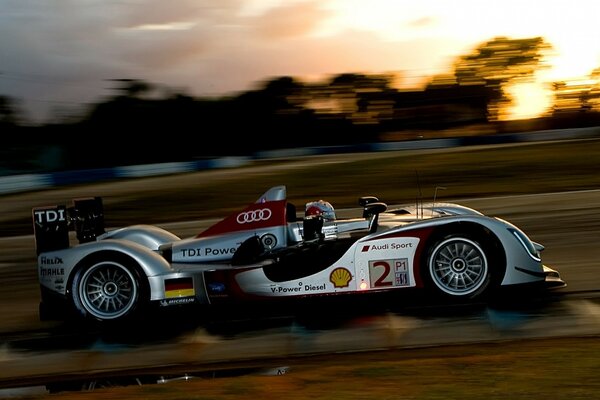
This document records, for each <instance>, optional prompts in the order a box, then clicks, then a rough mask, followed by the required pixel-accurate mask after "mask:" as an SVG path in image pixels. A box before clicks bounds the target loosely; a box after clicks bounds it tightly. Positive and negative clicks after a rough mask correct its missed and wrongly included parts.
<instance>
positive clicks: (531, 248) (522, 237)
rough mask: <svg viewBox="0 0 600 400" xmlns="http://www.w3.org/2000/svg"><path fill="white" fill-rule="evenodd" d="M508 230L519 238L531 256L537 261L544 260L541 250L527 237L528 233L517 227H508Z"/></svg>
mask: <svg viewBox="0 0 600 400" xmlns="http://www.w3.org/2000/svg"><path fill="white" fill-rule="evenodd" d="M508 230H509V231H510V233H512V234H513V235H514V236H515V237H516V238H517V240H518V241H519V243H521V245H522V246H523V247H524V248H525V250H527V253H528V254H529V255H530V256H531V258H533V259H534V260H535V261H542V258H541V257H540V252H539V251H538V249H537V248H536V246H535V245H534V244H533V242H532V241H531V240H530V239H529V238H528V237H527V235H525V234H524V233H523V232H521V231H520V230H518V229H515V228H508Z"/></svg>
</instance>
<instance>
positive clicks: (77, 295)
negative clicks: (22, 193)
mask: <svg viewBox="0 0 600 400" xmlns="http://www.w3.org/2000/svg"><path fill="white" fill-rule="evenodd" d="M359 204H360V206H361V207H362V212H361V213H359V215H357V216H356V217H354V218H344V219H342V218H337V219H333V220H324V219H323V217H322V216H320V215H316V216H309V217H303V216H301V217H300V218H299V217H298V216H297V214H296V210H295V207H294V206H293V205H292V204H290V203H289V202H288V201H287V189H286V186H284V185H281V186H275V187H272V188H270V189H269V190H267V191H266V192H265V193H264V194H263V195H261V196H260V197H259V198H258V199H257V200H256V201H255V202H253V203H251V204H249V205H248V206H247V207H245V208H243V209H241V210H240V211H239V212H235V213H233V214H231V215H229V216H227V217H226V218H224V219H222V220H220V221H219V222H217V223H216V224H214V225H213V226H211V227H209V228H208V229H206V230H205V231H203V232H200V233H199V234H198V235H196V236H193V237H190V238H184V239H181V238H179V237H177V236H176V235H174V234H173V233H171V232H169V231H167V230H165V229H162V228H159V227H156V226H152V225H133V226H128V227H124V228H119V229H113V230H108V231H105V228H104V214H103V212H104V210H103V206H102V199H101V198H98V197H96V198H85V199H75V200H74V201H73V206H72V207H69V208H67V207H66V206H64V205H60V206H50V207H38V208H34V209H33V210H32V218H33V223H34V232H35V239H36V251H37V253H38V271H39V282H40V288H41V303H40V313H41V317H42V318H43V319H46V318H53V316H54V315H57V314H58V315H62V314H63V312H64V311H67V310H68V311H74V315H77V316H81V317H84V318H88V319H90V320H94V321H98V322H108V323H109V322H111V321H112V322H114V321H122V320H127V319H129V318H132V316H134V315H141V314H143V313H144V311H146V310H148V306H150V305H158V306H161V307H169V306H177V305H186V304H205V305H213V304H229V303H232V304H235V303H239V302H244V303H248V302H251V301H254V300H271V299H281V298H295V299H303V298H308V297H311V298H312V297H318V296H331V295H334V296H341V295H356V294H366V293H382V292H391V291H401V290H403V289H408V288H415V289H419V288H422V289H426V290H428V291H431V293H436V294H437V295H441V296H443V297H446V298H448V299H461V300H463V299H467V300H469V301H471V300H473V299H477V298H479V297H481V296H484V295H485V294H486V293H489V291H492V290H497V289H499V288H508V287H523V286H529V285H531V286H536V285H537V286H543V287H562V286H564V285H565V283H564V281H562V279H561V278H560V275H559V273H558V272H557V271H556V270H554V269H551V268H549V267H547V266H545V265H543V263H542V261H541V257H540V252H541V251H542V250H543V246H542V245H540V244H537V243H534V242H532V241H531V240H530V239H529V238H528V237H527V235H526V234H525V233H524V232H523V231H521V230H520V229H519V228H517V227H516V226H514V225H513V224H511V223H509V222H507V221H504V220H502V219H499V218H494V217H490V216H486V215H483V214H482V213H480V212H479V211H476V210H474V209H471V208H468V207H464V206H461V205H458V204H452V203H440V204H435V203H432V204H417V205H415V206H411V207H399V208H395V209H390V210H388V207H387V205H386V204H384V203H382V202H380V201H379V199H377V198H376V197H372V196H365V197H361V198H360V199H359ZM71 229H73V230H74V231H75V232H76V237H77V241H78V242H77V243H74V239H73V238H72V237H71V236H70V234H69V231H70V230H71Z"/></svg>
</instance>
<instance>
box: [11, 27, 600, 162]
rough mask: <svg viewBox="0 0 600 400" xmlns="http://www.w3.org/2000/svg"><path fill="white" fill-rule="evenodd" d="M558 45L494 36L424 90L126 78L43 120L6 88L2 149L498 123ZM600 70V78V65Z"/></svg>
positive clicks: (295, 138)
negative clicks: (198, 88)
mask: <svg viewBox="0 0 600 400" xmlns="http://www.w3.org/2000/svg"><path fill="white" fill-rule="evenodd" d="M550 48H551V47H550V45H549V44H548V43H546V42H545V41H544V40H543V39H542V38H530V39H508V38H503V37H499V38H494V39H492V40H490V41H488V42H486V43H483V44H481V45H479V46H478V47H477V48H476V49H475V50H474V51H473V52H472V53H471V54H468V55H465V56H462V57H459V58H458V59H457V60H456V62H455V65H454V71H453V72H452V74H451V75H448V76H437V77H433V78H431V81H430V83H429V84H428V85H427V86H426V87H425V88H424V89H423V90H415V91H401V90H398V89H395V88H394V87H393V85H392V81H393V77H392V76H389V75H382V74H373V75H368V74H356V73H343V74H339V75H337V76H334V77H332V78H331V79H329V80H327V81H324V82H319V83H311V84H307V83H303V82H300V81H299V80H297V79H295V78H293V77H289V76H284V77H276V78H273V79H271V80H269V81H266V82H264V83H263V84H262V85H261V86H260V87H258V88H257V89H254V90H250V91H246V92H243V93H239V94H236V95H231V96H225V97H222V98H197V97H193V96H190V95H188V94H185V93H179V92H172V91H169V92H163V93H160V92H158V90H157V88H156V87H155V86H154V85H153V84H152V83H150V82H145V81H142V80H136V79H133V80H132V79H118V80H115V81H114V83H115V85H116V89H115V94H114V95H113V96H112V97H110V98H108V99H105V100H103V101H101V102H99V103H97V104H94V105H93V106H92V107H91V108H90V109H89V110H88V112H87V113H86V114H85V115H83V116H82V117H81V118H79V119H78V120H76V121H70V122H66V123H60V124H58V123H55V124H46V125H43V126H39V127H22V126H20V125H19V113H18V111H17V110H18V107H17V106H16V104H15V103H14V102H13V101H12V100H11V99H9V98H7V97H5V96H0V129H1V132H2V133H3V137H4V138H10V139H9V140H8V142H9V145H7V146H5V149H4V153H5V154H3V155H4V157H3V158H4V160H5V163H11V162H12V163H15V162H17V160H21V162H22V160H24V159H27V158H26V157H25V158H24V157H22V156H19V155H17V153H16V152H14V151H12V150H14V149H21V150H22V149H23V148H27V146H28V145H29V146H30V147H31V145H32V144H35V146H37V147H35V148H36V149H38V150H37V151H43V148H44V147H43V146H49V145H52V146H55V147H56V146H58V148H59V149H60V154H61V162H60V163H58V164H56V165H52V166H50V167H48V165H46V166H45V167H46V168H54V169H83V168H98V167H107V166H115V165H127V164H139V163H153V162H165V161H179V160H193V159H198V158H209V157H218V156H228V155H250V154H253V153H255V152H258V151H264V150H273V149H281V148H294V147H306V146H335V145H348V144H359V143H366V142H374V141H378V140H381V139H382V137H383V135H385V134H387V133H400V137H403V136H402V135H401V133H402V132H412V131H423V130H429V131H440V130H447V129H452V128H456V127H460V126H465V125H470V124H491V123H497V120H498V115H499V112H500V110H502V108H503V107H506V106H508V105H510V102H511V99H510V96H509V95H508V93H507V91H506V88H507V86H508V85H510V84H512V83H515V82H520V81H523V80H527V79H531V77H532V76H533V74H534V73H535V71H536V70H538V69H540V68H544V67H545V64H543V55H544V53H545V52H546V51H548V50H549V49H550ZM595 74H596V75H593V76H592V77H591V78H598V75H600V73H599V72H598V71H596V72H595ZM561 85H563V86H561ZM564 85H566V83H562V84H561V83H557V84H556V85H555V93H556V102H555V108H554V109H553V110H549V112H550V113H551V114H549V115H551V116H554V117H560V118H561V123H563V124H564V122H565V120H566V119H565V115H564V113H563V114H561V115H558V114H560V113H561V110H563V109H561V108H560V104H561V101H563V103H564V102H565V99H564V98H561V89H562V88H563V87H564ZM588 89H589V90H583V91H582V92H581V93H580V94H579V95H577V96H576V97H575V98H569V99H568V100H569V102H568V103H569V107H574V109H575V110H576V111H577V112H578V113H581V112H582V110H583V111H585V112H588V114H590V113H591V112H592V111H593V112H596V113H597V111H598V105H599V103H600V91H599V90H598V85H596V86H595V87H590V88H588ZM568 93H572V91H568ZM571 96H573V95H572V94H571ZM561 99H562V100H561ZM596 118H597V117H596ZM593 121H594V118H591V119H590V122H589V123H593ZM9 131H10V132H11V134H10V135H9V134H8V132H9ZM13 131H18V133H15V132H13ZM405 137H410V135H406V136H405ZM40 146H42V147H40ZM40 148H41V149H42V150H39V149H40ZM31 154H35V151H34V152H32V153H31ZM32 157H34V156H32ZM10 167H12V166H9V169H10ZM0 168H1V166H0ZM0 172H1V170H0Z"/></svg>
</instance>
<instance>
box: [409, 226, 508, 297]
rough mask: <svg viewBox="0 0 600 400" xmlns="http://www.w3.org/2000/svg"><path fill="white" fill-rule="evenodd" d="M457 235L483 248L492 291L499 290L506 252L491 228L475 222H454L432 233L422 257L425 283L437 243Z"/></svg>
mask: <svg viewBox="0 0 600 400" xmlns="http://www.w3.org/2000/svg"><path fill="white" fill-rule="evenodd" d="M456 235H464V236H465V237H466V238H468V239H471V240H473V241H475V242H477V243H478V244H479V245H480V246H481V247H482V248H483V250H484V251H485V255H486V259H487V261H488V265H489V268H490V273H491V282H490V283H491V285H490V289H491V290H495V289H497V288H499V287H500V285H501V282H502V280H503V279H504V275H505V274H506V260H507V256H506V251H505V249H504V246H503V245H502V241H501V240H500V238H499V237H498V236H497V235H496V234H495V233H494V232H493V231H492V230H491V229H490V228H489V227H487V226H485V225H483V224H481V223H477V222H474V221H454V222H451V223H448V224H444V225H440V226H437V227H436V228H435V229H434V230H433V231H432V233H431V235H430V236H429V237H428V238H427V240H426V241H425V243H424V246H423V250H422V251H421V255H420V260H419V261H420V271H419V273H420V275H421V278H422V279H423V280H424V281H425V280H426V279H427V270H428V267H429V266H428V260H429V256H430V255H431V251H432V250H433V248H434V246H435V245H436V243H439V242H441V241H443V240H444V239H445V238H448V237H450V236H456ZM424 284H425V283H424Z"/></svg>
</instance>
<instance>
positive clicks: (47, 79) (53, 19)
mask: <svg viewBox="0 0 600 400" xmlns="http://www.w3.org/2000/svg"><path fill="white" fill-rule="evenodd" d="M598 16H600V1H598V0H575V1H550V0H546V1H543V2H537V1H523V0H518V1H512V0H510V1H504V2H491V1H481V0H473V1H471V0H453V1H447V0H437V1H434V0H419V1H415V0H411V1H405V0H368V1H366V0H363V1H359V0H298V1H295V0H168V1H165V0H115V1H111V0H0V95H7V96H10V97H13V98H15V99H18V100H19V101H20V105H21V106H22V108H23V109H24V110H25V111H26V117H27V118H28V119H32V120H36V121H48V120H51V118H52V117H56V116H64V115H69V113H72V112H73V111H74V110H78V109H81V107H85V105H86V104H90V103H94V102H97V101H99V100H101V99H102V98H103V97H105V96H108V95H112V94H114V87H115V84H114V82H111V81H110V80H111V79H119V78H135V79H142V80H147V81H149V82H151V83H155V84H160V85H165V86H166V87H169V88H173V89H176V90H180V91H184V92H187V93H188V94H191V95H194V96H217V95H224V94H233V93H236V92H239V91H244V90H248V89H252V88H255V87H258V85H259V84H260V83H261V82H262V81H264V80H266V79H269V78H272V77H276V76H284V75H289V76H294V77H297V78H299V79H304V80H307V81H308V80H315V79H325V78H327V77H328V76H331V75H334V74H338V73H344V72H360V73H390V72H397V73H399V74H400V75H401V76H402V77H403V79H404V81H403V83H404V84H412V83H414V82H418V81H421V80H422V78H423V77H429V76H432V75H435V74H438V73H444V72H448V71H449V69H450V67H451V65H452V62H453V60H454V59H455V58H456V57H457V56H459V55H464V54H467V53H469V52H471V51H472V50H473V49H474V48H475V47H476V46H477V45H479V44H481V43H482V42H485V41H488V40H490V39H492V38H493V37H495V36H507V37H510V38H515V39H517V38H525V37H534V36H543V37H544V38H545V39H546V41H547V42H549V43H550V44H552V45H553V47H554V53H555V54H554V56H553V57H552V58H549V59H548V61H549V62H550V63H551V66H552V68H551V69H549V70H547V71H545V72H544V74H543V75H540V76H539V79H538V83H537V84H535V85H533V84H530V85H529V86H527V87H521V88H517V89H515V90H516V93H518V94H520V96H521V97H520V99H521V102H520V107H519V108H518V109H517V113H515V114H514V116H515V117H519V116H531V115H534V114H535V113H536V112H539V111H540V110H541V109H543V107H545V106H547V104H548V103H547V99H546V98H545V97H544V96H543V95H542V94H543V92H542V90H541V88H542V85H541V83H543V82H549V81H553V80H558V79H569V78H578V77H585V76H587V75H589V74H590V72H591V71H592V70H593V69H595V68H598V67H600V23H598Z"/></svg>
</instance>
